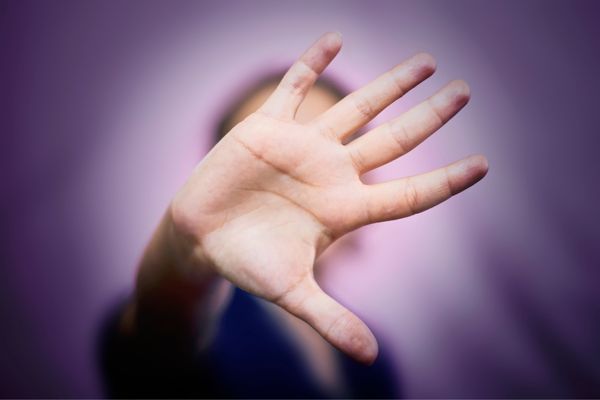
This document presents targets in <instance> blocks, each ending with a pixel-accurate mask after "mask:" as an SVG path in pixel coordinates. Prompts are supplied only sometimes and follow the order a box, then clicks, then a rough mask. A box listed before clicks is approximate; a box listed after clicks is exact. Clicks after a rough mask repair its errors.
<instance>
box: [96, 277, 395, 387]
mask: <svg viewBox="0 0 600 400" xmlns="http://www.w3.org/2000/svg"><path fill="white" fill-rule="evenodd" d="M122 310H123V305H120V306H119V307H117V308H116V310H114V311H113V312H112V313H111V315H110V317H109V319H108V320H107V324H106V325H105V328H104V329H103V332H102V335H101V343H100V348H99V350H100V357H101V366H102V370H103V373H104V376H105V382H106V386H107V391H108V393H107V394H108V395H109V396H111V397H237V398H239V397H242V398H274V397H276V398H326V397H330V396H331V395H332V394H330V393H324V392H322V391H321V390H320V389H319V386H318V385H317V384H316V382H314V379H313V378H312V377H311V376H310V374H308V371H307V370H306V368H305V366H304V364H303V362H302V358H301V357H300V354H299V353H298V351H299V350H298V349H297V348H296V347H295V346H294V345H293V343H292V342H291V340H290V338H289V337H288V336H287V335H286V334H285V332H284V331H283V330H282V328H281V327H280V326H279V325H278V323H277V322H276V321H274V320H273V317H272V316H271V315H269V313H268V312H267V311H266V310H264V309H263V307H261V306H260V304H258V301H257V299H256V298H255V297H253V296H252V295H250V294H248V293H246V292H244V291H242V290H239V289H235V291H234V294H233V298H232V300H231V303H230V305H229V306H228V308H227V309H226V310H225V312H224V314H223V316H222V319H221V321H220V326H219V329H218V331H217V334H216V336H215V338H214V340H213V342H212V344H211V346H210V348H209V349H208V350H206V351H204V352H202V353H200V352H199V351H196V352H189V353H188V354H182V353H179V354H176V353H171V352H170V351H169V347H168V345H161V344H158V345H157V343H153V342H152V339H151V338H139V337H136V338H131V337H124V336H123V335H120V334H119V331H118V321H119V318H120V315H121V313H122ZM336 357H339V359H340V364H341V368H342V374H343V377H344V381H345V382H346V383H347V390H346V391H345V392H344V393H343V397H355V398H367V397H368V398H394V397H398V395H399V393H398V389H399V387H398V384H397V379H396V377H395V374H394V371H393V370H392V368H391V364H390V363H389V361H388V360H387V359H386V355H385V353H384V352H383V351H380V355H379V357H378V359H377V361H376V362H375V363H374V364H373V365H372V366H370V367H367V366H364V365H361V364H359V363H356V362H355V361H353V360H351V359H350V358H349V357H347V356H346V355H344V354H342V353H341V352H339V351H337V350H336Z"/></svg>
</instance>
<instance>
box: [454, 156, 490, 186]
mask: <svg viewBox="0 0 600 400" xmlns="http://www.w3.org/2000/svg"><path fill="white" fill-rule="evenodd" d="M487 171H488V161H487V159H486V158H485V157H484V156H482V155H480V154H476V155H472V156H470V157H467V158H465V159H463V160H461V161H458V162H456V163H454V164H452V165H450V166H449V167H448V169H447V172H448V177H449V179H450V191H451V193H452V195H456V194H458V193H460V192H462V191H463V190H465V189H468V188H469V187H471V186H473V185H474V184H476V183H477V182H479V181H480V180H481V179H482V178H483V177H484V176H485V175H486V174H487Z"/></svg>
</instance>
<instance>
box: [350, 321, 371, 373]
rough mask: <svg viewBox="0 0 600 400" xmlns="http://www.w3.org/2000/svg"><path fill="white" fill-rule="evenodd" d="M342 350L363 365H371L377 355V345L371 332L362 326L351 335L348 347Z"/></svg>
mask: <svg viewBox="0 0 600 400" xmlns="http://www.w3.org/2000/svg"><path fill="white" fill-rule="evenodd" d="M344 350H345V351H346V352H347V353H348V354H350V355H351V356H352V358H354V359H355V360H356V361H358V362H360V363H362V364H365V365H372V364H373V363H374V362H375V360H376V359H377V355H378V354H379V344H378V343H377V339H376V338H375V335H373V333H372V332H371V330H370V329H369V328H368V327H367V326H366V325H364V324H362V329H360V330H357V331H355V332H354V333H353V335H352V336H351V338H350V340H349V345H347V347H346V349H344Z"/></svg>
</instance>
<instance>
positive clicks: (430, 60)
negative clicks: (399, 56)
mask: <svg viewBox="0 0 600 400" xmlns="http://www.w3.org/2000/svg"><path fill="white" fill-rule="evenodd" d="M412 59H413V61H414V62H415V63H416V64H418V65H419V67H421V68H422V69H423V71H424V72H425V73H427V74H429V75H431V74H433V73H434V72H435V70H436V69H437V61H436V59H435V57H434V56H432V55H431V54H430V53H427V52H421V53H417V54H415V55H414V56H413V58H412Z"/></svg>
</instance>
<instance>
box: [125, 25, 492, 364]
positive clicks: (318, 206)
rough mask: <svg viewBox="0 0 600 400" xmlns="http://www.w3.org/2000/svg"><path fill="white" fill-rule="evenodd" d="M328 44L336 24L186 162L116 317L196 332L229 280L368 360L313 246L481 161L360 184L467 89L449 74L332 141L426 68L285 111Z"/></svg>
mask: <svg viewBox="0 0 600 400" xmlns="http://www.w3.org/2000/svg"><path fill="white" fill-rule="evenodd" d="M341 44H342V41H341V36H340V35H339V34H337V33H327V34H325V35H323V36H322V37H321V38H320V39H319V40H317V41H316V42H315V43H314V44H313V45H312V46H311V47H310V48H309V49H308V50H307V51H306V52H305V53H304V54H303V55H302V56H301V57H300V58H299V59H298V61H296V62H295V63H294V64H293V65H292V67H291V68H290V69H289V71H288V72H287V73H286V75H285V76H284V77H283V79H282V81H281V82H280V84H279V85H278V86H277V88H276V89H275V91H274V92H273V93H272V94H271V96H270V97H269V98H268V99H267V100H266V102H265V103H264V104H263V105H262V106H261V107H260V108H259V109H258V110H257V111H256V112H254V113H252V114H250V115H249V116H248V117H247V118H245V119H244V120H243V121H242V122H240V123H239V124H237V125H236V126H235V127H233V128H232V129H231V131H230V132H229V133H228V134H227V135H225V137H224V138H223V139H222V140H221V141H220V142H219V143H218V144H217V145H216V146H215V147H214V148H213V149H212V150H211V151H210V153H209V154H208V155H207V156H206V157H205V158H204V159H203V160H202V162H201V163H200V164H199V165H198V166H197V167H196V169H195V170H194V171H193V173H192V174H191V176H190V178H189V180H188V181H187V182H186V183H185V185H184V186H183V187H182V188H181V190H180V191H179V192H178V193H177V194H176V195H175V197H174V198H173V200H172V202H171V204H170V205H169V207H168V210H167V212H166V213H165V216H164V218H163V220H162V222H161V224H160V226H159V228H158V229H157V231H156V232H155V234H154V236H153V239H152V240H151V242H150V244H149V245H148V247H147V249H146V252H145V254H144V257H143V259H142V262H141V264H140V267H139V271H138V276H137V286H136V296H135V299H134V300H133V302H132V304H131V305H130V307H129V308H128V311H127V313H126V315H125V317H124V320H123V324H124V329H126V330H127V331H129V332H132V331H135V330H140V329H154V330H156V331H157V332H161V333H164V334H165V335H167V336H168V337H171V338H180V337H189V338H194V340H195V338H200V340H201V342H202V343H208V342H209V338H210V336H211V333H212V328H213V327H214V325H215V323H214V321H215V320H216V318H217V317H218V315H219V314H220V312H221V311H222V309H223V307H224V305H225V304H226V299H225V295H224V293H226V292H227V287H229V285H230V283H231V284H233V285H235V286H238V287H239V288H241V289H243V290H246V291H248V292H250V293H252V294H254V295H256V296H259V297H261V298H264V299H266V300H268V301H270V302H273V303H274V304H276V305H278V306H279V307H281V308H282V309H284V310H286V311H287V312H289V313H290V314H292V315H294V316H296V317H298V318H300V319H302V320H304V321H305V322H306V323H308V324H309V325H310V326H312V327H313V328H314V329H315V330H316V331H317V332H318V333H319V334H320V335H321V336H322V337H323V338H324V339H325V340H327V341H328V342H329V343H331V344H332V345H333V346H335V347H337V348H338V349H340V350H341V351H343V352H345V353H346V354H348V355H349V356H351V357H353V358H354V359H356V360H358V361H360V362H363V363H366V364H370V363H372V362H373V361H374V360H375V358H376V357H377V351H378V350H377V349H378V348H377V341H376V339H375V337H374V336H373V334H372V333H371V331H370V330H369V328H368V327H367V326H366V325H365V324H364V323H363V322H362V321H361V320H360V319H359V318H358V317H357V316H356V315H354V314H353V313H352V312H351V311H349V310H348V309H346V308H345V307H344V306H342V305H341V304H339V303H338V302H337V301H335V300H334V299H333V298H331V297H330V296H328V295H327V294H326V293H325V292H324V291H323V290H322V289H321V288H320V287H319V285H318V284H317V282H316V280H315V278H314V266H315V262H316V260H317V258H318V257H319V256H320V254H321V253H322V252H323V251H324V250H325V249H326V248H327V247H328V246H330V245H331V244H332V243H333V242H334V241H336V240H338V239H339V238H341V237H343V236H344V235H345V234H347V233H349V232H351V231H352V230H354V229H357V228H359V227H361V226H364V225H367V224H371V223H375V222H381V221H386V220H395V219H400V218H404V217H407V216H410V215H412V214H415V213H419V212H421V211H424V210H426V209H428V208H431V207H433V206H435V205H437V204H439V203H440V202H442V201H444V200H446V199H448V198H450V197H451V196H453V195H455V194H457V193H459V192H461V191H463V190H464V189H466V188H468V187H469V186H471V185H473V184H474V183H476V182H477V181H479V180H480V179H481V178H483V176H484V175H485V174H486V172H487V169H488V164H487V161H486V159H485V158H484V157H483V156H471V157H468V158H465V159H463V160H461V161H458V162H455V163H453V164H451V165H449V166H446V167H444V168H440V169H437V170H434V171H431V172H428V173H425V174H422V175H418V176H413V177H408V178H403V179H398V180H395V181H390V182H385V183H379V184H373V185H371V184H366V183H364V182H363V181H362V180H361V175H362V174H364V173H366V172H368V171H370V170H372V169H374V168H377V167H379V166H381V165H384V164H386V163H388V162H390V161H392V160H394V159H396V158H398V157H400V156H402V155H403V154H405V153H407V152H408V151H410V150H412V149H413V148H414V147H416V146H417V145H418V144H419V143H421V142H422V141H423V140H425V139H426V138H427V137H428V136H429V135H431V134H432V133H434V132H435V131H436V130H437V129H439V128H440V127H441V126H442V125H443V124H444V123H445V122H447V121H448V120H449V119H450V118H451V117H452V116H453V115H455V114H456V113H457V112H458V111H459V110H460V109H461V108H462V107H463V106H464V105H465V104H466V103H467V101H468V100H469V96H470V92H469V88H468V86H467V84H466V83H465V82H463V81H452V82H450V83H449V84H448V85H447V86H445V87H444V88H442V89H441V90H439V91H438V92H437V93H435V94H434V95H433V96H432V97H430V98H429V99H427V100H425V101H424V102H422V103H421V104H419V105H417V106H415V107H414V108H412V109H411V110H409V111H407V112H406V113H404V114H403V115H400V116H399V117H397V118H395V119H393V120H391V121H389V122H388V123H385V124H383V125H381V126H379V127H376V128H374V129H373V130H371V131H369V132H367V133H366V134H364V135H362V136H360V137H358V138H356V139H354V140H352V141H350V142H349V143H346V142H347V140H348V139H349V138H351V136H352V134H353V133H354V132H356V131H357V130H359V129H360V128H361V127H362V126H364V125H365V124H366V123H367V122H369V121H370V120H371V119H372V118H374V117H375V116H376V115H377V114H378V113H379V112H380V111H382V110H383V109H384V108H385V107H387V106H388V105H389V104H391V103H392V102H393V101H395V100H396V99H398V98H400V97H401V96H402V95H403V94H404V93H406V92H407V91H408V90H410V89H411V88H413V87H414V86H416V85H417V84H419V83H420V82H421V81H423V80H424V79H426V78H427V77H429V76H430V75H431V74H432V73H433V72H434V70H435V61H434V59H433V57H432V56H430V55H428V54H424V53H421V54H417V55H415V56H413V57H412V58H410V59H408V60H406V61H404V62H403V63H401V64H399V65H398V66H396V67H394V68H393V69H392V70H390V71H388V72H386V73H385V74H383V75H381V76H380V77H379V78H377V79H375V80H374V81H372V82H371V83H370V84H368V85H367V86H365V87H363V88H361V89H359V90H358V91H356V92H354V93H352V94H350V95H349V96H347V97H345V98H344V99H342V100H341V101H339V102H338V103H337V104H335V105H334V106H333V107H331V108H329V109H328V110H327V111H325V112H324V113H322V114H320V115H318V116H317V117H315V118H312V119H311V120H309V121H304V120H302V121H299V120H298V119H297V118H296V113H297V110H298V108H299V106H300V104H301V103H302V101H303V99H304V97H305V96H306V94H307V93H308V91H309V90H310V88H311V87H312V85H313V84H314V82H315V81H316V79H317V78H318V76H319V74H320V73H321V72H322V71H323V70H324V69H325V67H326V66H327V65H328V64H329V63H330V62H331V60H332V59H333V58H334V57H335V56H336V54H337V53H338V52H339V50H340V48H341ZM180 342H185V341H180Z"/></svg>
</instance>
